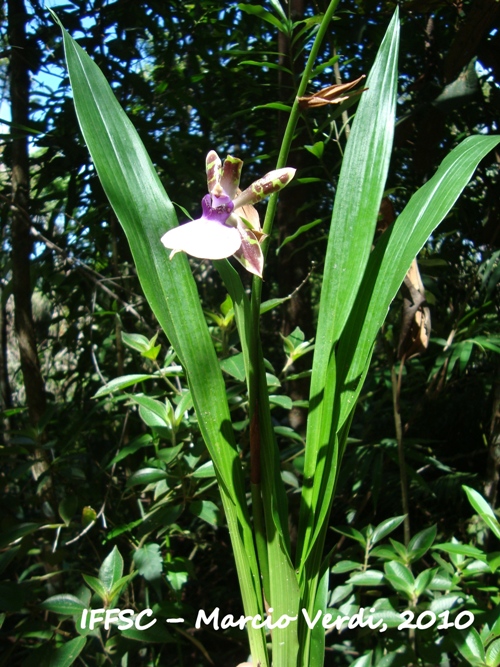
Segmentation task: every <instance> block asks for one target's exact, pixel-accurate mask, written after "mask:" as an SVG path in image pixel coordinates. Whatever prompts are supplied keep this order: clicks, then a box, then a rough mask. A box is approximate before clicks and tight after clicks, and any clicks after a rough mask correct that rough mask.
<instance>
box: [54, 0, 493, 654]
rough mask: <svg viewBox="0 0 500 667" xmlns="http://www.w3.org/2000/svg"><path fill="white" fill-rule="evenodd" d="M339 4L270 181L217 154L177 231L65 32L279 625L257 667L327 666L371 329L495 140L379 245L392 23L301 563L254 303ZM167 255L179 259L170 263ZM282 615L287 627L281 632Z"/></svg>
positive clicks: (251, 583)
mask: <svg viewBox="0 0 500 667" xmlns="http://www.w3.org/2000/svg"><path fill="white" fill-rule="evenodd" d="M337 5H338V0H332V2H331V3H330V5H329V7H328V9H327V11H326V12H325V14H324V16H322V17H321V22H320V23H319V26H318V29H317V31H316V36H315V40H314V43H313V45H312V47H311V51H310V53H309V57H308V60H307V65H306V67H305V69H304V73H303V75H302V79H301V82H300V85H299V87H298V90H297V96H296V99H295V101H294V103H293V106H292V108H291V110H290V113H289V119H288V124H287V128H286V131H285V134H284V137H283V141H282V146H281V151H280V154H279V157H278V161H277V165H276V169H275V170H273V171H270V172H269V173H268V174H266V175H265V176H264V177H263V178H261V179H259V180H257V181H256V182H255V183H253V184H252V185H250V187H248V188H247V189H245V190H244V191H243V192H240V190H239V182H240V174H241V167H242V162H241V160H240V159H238V158H235V157H232V156H228V157H227V158H226V160H225V161H224V163H223V164H222V163H221V160H220V159H219V157H218V156H217V154H216V153H215V152H214V151H211V152H210V153H209V154H208V156H207V160H206V171H207V186H208V194H206V195H205V196H204V197H203V199H202V211H203V213H202V216H201V218H199V219H197V220H193V221H191V222H187V223H185V224H183V225H181V226H178V225H177V220H176V216H175V212H174V208H173V206H172V203H171V201H170V199H169V198H168V196H167V194H166V193H165V190H164V189H163V186H162V184H161V183H160V181H159V179H158V176H157V174H156V172H155V170H154V167H153V165H152V163H151V160H150V159H149V156H148V155H147V153H146V150H145V148H144V146H143V144H142V142H141V141H140V139H139V136H138V135H137V132H136V131H135V129H134V127H133V126H132V124H131V122H130V121H129V120H128V118H127V116H126V114H125V113H124V112H123V110H122V109H121V108H120V107H119V104H118V102H117V100H116V98H115V97H114V95H113V92H112V90H111V88H110V87H109V85H108V83H107V82H106V80H105V78H104V76H103V75H102V73H101V72H100V71H99V69H98V67H97V66H96V65H95V63H93V62H92V61H91V59H90V58H89V57H88V56H87V55H86V54H85V53H84V51H83V50H82V49H81V48H80V47H79V46H78V45H77V44H76V42H75V41H74V40H73V39H72V38H71V37H70V36H69V35H68V34H67V33H66V32H65V31H63V35H64V45H65V50H66V59H67V64H68V70H69V74H70V80H71V85H72V88H73V94H74V102H75V107H76V111H77V116H78V120H79V123H80V127H81V130H82V133H83V136H84V138H85V140H86V143H87V145H88V148H89V150H90V153H91V155H92V158H93V161H94V164H95V166H96V169H97V172H98V174H99V177H100V179H101V182H102V184H103V187H104V189H105V191H106V193H107V195H108V197H109V200H110V203H111V205H112V206H113V208H114V211H115V213H116V215H117V218H118V220H119V221H120V223H121V225H122V227H123V229H124V232H125V234H126V236H127V238H128V241H129V243H130V246H131V250H132V253H133V256H134V260H135V263H136V267H137V272H138V275H139V277H140V280H141V284H142V287H143V290H144V294H145V296H146V298H147V300H148V301H149V304H150V306H151V308H152V310H153V311H154V313H155V315H156V317H157V319H158V322H159V323H160V326H161V327H162V328H163V330H164V332H165V334H166V336H167V337H168V339H169V341H170V343H171V345H172V346H173V347H174V349H175V351H176V353H177V356H178V358H179V360H180V362H181V364H182V367H183V369H184V372H185V375H186V378H187V381H188V383H189V388H190V391H191V396H192V399H193V405H194V409H195V411H196V414H197V417H198V421H199V425H200V429H201V432H202V435H203V438H204V440H205V443H206V446H207V448H208V451H209V454H210V456H211V458H212V461H213V465H214V470H215V474H216V477H217V481H218V484H219V489H220V493H221V501H222V504H223V506H224V510H225V516H226V520H227V524H228V527H229V531H230V535H231V540H232V546H233V553H234V558H235V562H236V568H237V572H238V577H239V582H240V588H241V594H242V598H243V605H244V609H245V614H246V615H248V616H250V617H252V618H254V617H255V618H256V617H260V618H261V619H269V623H268V624H267V625H272V626H273V630H272V632H270V633H269V628H268V627H267V628H266V627H264V626H265V624H264V623H261V624H259V623H255V624H247V631H248V639H249V644H250V652H251V656H252V664H253V665H255V666H257V665H260V666H261V667H269V666H270V665H271V664H272V665H274V667H309V666H310V665H315V666H318V667H319V666H320V665H322V664H323V659H324V647H325V629H324V628H323V626H322V625H321V624H318V623H314V622H313V621H312V620H311V619H314V618H316V617H317V613H318V612H321V611H324V610H325V609H326V607H327V602H328V574H329V560H328V557H327V556H326V557H325V554H324V553H323V548H324V542H325V535H326V531H327V529H328V521H329V515H330V510H331V506H332V502H333V497H334V492H335V486H336V482H337V480H338V478H339V474H340V470H341V468H340V465H341V461H342V455H343V452H344V450H345V447H346V442H347V437H348V433H349V426H350V423H351V420H352V417H353V414H354V409H355V406H356V400H357V397H358V396H359V393H360V391H361V388H362V386H363V381H364V378H365V376H366V373H367V369H368V366H369V363H370V359H371V354H372V350H373V346H374V341H375V338H376V335H377V332H378V330H379V329H380V327H381V325H382V324H383V321H384V318H385V316H386V314H387V310H388V307H389V305H390V303H391V301H392V299H393V298H394V296H395V295H396V293H397V291H398V289H399V287H400V285H401V283H402V281H403V279H404V277H405V274H406V272H407V271H408V268H409V267H410V265H411V263H412V261H413V259H414V258H415V256H416V255H417V253H418V252H419V250H420V249H421V247H422V246H423V244H424V243H425V241H426V240H427V238H428V237H429V235H430V234H431V233H432V231H433V230H434V229H435V228H436V226H437V225H438V224H439V223H440V222H441V221H442V220H443V218H444V217H445V216H446V215H447V213H448V211H449V210H450V209H451V207H452V206H453V204H454V202H455V201H456V199H457V198H458V196H459V195H460V193H461V191H462V190H463V188H464V187H465V186H466V185H467V183H468V181H469V179H470V178H471V176H472V174H473V172H474V170H475V168H476V166H477V164H478V163H479V161H480V160H481V159H482V158H483V157H484V156H485V155H486V154H487V153H488V152H489V151H491V150H492V149H493V148H494V147H495V146H496V145H497V143H498V142H499V138H498V137H494V136H485V135H476V136H473V137H469V138H468V139H466V140H465V141H464V142H463V143H461V144H460V145H458V146H457V147H456V148H455V149H454V150H453V151H452V152H451V153H450V154H449V155H448V156H447V157H446V159H445V160H444V161H443V163H442V164H441V166H440V167H439V169H438V171H437V172H436V174H435V175H434V177H433V178H431V179H430V180H429V181H427V183H426V184H425V185H424V186H423V187H422V188H420V189H419V190H418V192H417V193H416V194H415V195H414V196H413V197H412V198H411V200H410V201H409V203H408V204H407V206H406V208H405V209H404V210H403V212H402V213H401V214H400V216H399V217H398V219H397V220H396V222H395V223H394V224H393V225H392V227H391V228H390V229H389V230H388V231H386V232H385V233H384V234H383V235H382V236H381V238H380V239H379V240H378V241H377V243H376V244H375V246H374V247H373V238H374V233H375V229H376V224H377V218H378V212H379V208H380V202H381V200H382V197H383V194H384V187H385V182H386V177H387V172H388V168H389V161H390V156H391V150H392V140H393V132H394V119H395V111H396V94H397V57H398V43H399V20H398V14H397V11H396V13H395V15H394V17H393V19H392V21H391V22H390V25H389V26H388V29H387V32H386V35H385V38H384V40H383V42H382V44H381V46H380V49H379V52H378V55H377V58H376V60H375V63H374V65H373V67H372V69H371V72H370V75H369V77H368V79H367V80H366V85H364V88H365V89H364V92H362V94H361V95H360V96H359V100H360V101H359V105H358V108H357V112H356V117H355V120H354V123H353V125H352V129H351V132H350V136H349V140H348V142H347V146H346V151H345V154H344V158H343V163H342V169H341V173H340V177H339V180H338V183H337V187H336V196H335V201H334V204H333V212H332V222H331V227H330V234H329V241H328V248H327V253H326V256H325V261H324V273H323V281H322V292H321V299H320V304H319V319H318V329H317V336H316V345H315V350H314V360H313V370H312V377H311V393H310V400H309V416H308V424H307V435H306V449H305V463H304V476H303V480H302V491H301V498H302V500H301V508H300V516H299V528H298V538H297V545H296V548H295V553H292V547H291V541H290V535H289V530H288V505H287V496H286V492H285V488H284V485H283V481H282V478H281V470H280V457H279V449H278V446H277V443H276V438H275V433H274V430H273V424H272V421H271V416H270V408H269V396H268V391H267V385H266V377H265V365H264V357H263V351H262V346H261V342H260V336H259V317H260V305H261V303H260V299H261V290H262V276H263V274H264V271H265V256H266V250H267V247H268V244H269V235H270V232H271V230H272V224H273V219H274V215H275V212H276V206H277V197H278V192H279V190H280V189H281V188H282V187H284V186H285V185H287V184H288V183H289V182H290V180H291V179H292V178H293V175H294V170H293V169H292V168H287V167H286V164H287V163H288V160H289V152H290V147H291V144H292V139H293V137H294V134H295V128H296V124H297V121H298V119H299V116H300V114H301V113H302V109H303V108H304V100H307V99H308V97H307V96H306V90H307V87H308V86H309V85H310V82H311V78H312V74H313V71H314V66H315V60H316V57H317V54H318V52H319V47H320V44H321V42H322V40H323V38H324V37H325V35H326V33H327V31H328V30H329V29H330V24H331V21H332V18H333V16H334V13H335V11H336V8H337ZM56 20H57V19H56ZM320 97H321V95H320ZM325 99H326V102H325V103H331V102H333V101H334V100H333V97H332V95H331V94H330V92H329V93H328V96H327V98H325ZM267 195H270V200H269V203H268V206H267V210H266V215H265V218H264V222H263V224H262V226H261V224H260V221H259V216H258V214H257V211H256V209H255V208H254V204H256V203H258V202H260V201H261V200H262V199H263V198H264V197H266V196H267ZM160 239H161V242H160ZM165 247H166V248H168V249H170V250H171V251H172V252H171V253H170V258H169V253H168V252H167V251H166V250H165ZM184 253H188V254H190V255H192V256H194V257H201V258H205V259H212V260H213V261H214V265H215V267H216V268H217V270H218V272H219V274H220V276H221V279H222V280H223V281H224V284H225V287H226V289H227V291H228V292H229V294H230V296H231V299H232V303H233V307H234V313H235V317H236V322H237V327H238V333H239V339H240V345H241V351H242V353H243V358H244V362H245V375H246V382H247V387H248V404H249V411H250V415H249V416H250V450H251V461H250V467H249V469H250V475H249V480H246V479H245V475H244V470H243V468H242V464H241V459H240V454H239V452H238V450H237V447H236V441H235V435H234V432H233V429H232V427H231V414H230V411H229V406H228V399H227V395H226V389H225V384H224V379H223V376H222V373H221V368H220V365H219V362H218V360H217V357H216V354H215V351H214V346H213V343H212V340H211V338H210V335H209V332H208V329H207V325H206V321H205V318H204V315H203V312H202V309H201V306H200V302H199V297H198V292H197V287H196V283H195V281H194V278H193V276H192V272H191V267H190V264H189V262H188V261H187V258H186V256H185V254H184ZM231 257H234V258H235V259H236V260H237V261H238V262H240V263H241V264H242V265H243V266H244V267H245V268H246V269H247V270H248V271H250V272H251V273H252V274H253V283H252V289H251V295H250V297H249V296H248V294H247V292H246V291H245V289H244V288H243V283H242V280H241V278H240V275H239V274H238V273H237V271H236V270H235V268H234V267H233V266H232V264H231V263H230V261H228V259H227V258H231ZM248 490H249V492H250V496H251V505H249V502H248V497H247V491H248ZM380 613H382V612H380ZM283 618H285V620H286V619H291V621H290V622H289V623H285V622H283V623H280V622H279V620H280V619H283ZM268 639H269V641H270V644H271V647H270V649H269V648H268Z"/></svg>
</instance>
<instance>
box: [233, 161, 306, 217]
mask: <svg viewBox="0 0 500 667" xmlns="http://www.w3.org/2000/svg"><path fill="white" fill-rule="evenodd" d="M295 171H296V170H295V169H293V168H292V167H285V168H284V169H275V170H274V171H270V172H269V173H268V174H266V175H265V176H263V177H262V178H259V179H258V180H257V181H255V182H254V183H252V185H250V186H249V187H248V188H247V189H246V190H244V191H243V192H242V193H241V194H239V195H238V196H237V197H236V199H234V200H233V204H234V208H238V207H239V206H246V205H247V204H257V203H258V202H260V201H262V200H263V199H265V197H267V196H268V195H271V194H272V193H273V192H278V190H281V189H282V188H284V187H285V185H288V183H290V181H291V180H292V178H293V177H294V175H295Z"/></svg>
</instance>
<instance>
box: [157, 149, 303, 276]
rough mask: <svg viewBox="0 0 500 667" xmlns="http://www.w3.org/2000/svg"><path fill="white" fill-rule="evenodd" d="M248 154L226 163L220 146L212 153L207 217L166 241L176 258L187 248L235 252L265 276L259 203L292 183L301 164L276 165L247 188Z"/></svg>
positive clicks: (209, 255)
mask: <svg viewBox="0 0 500 667" xmlns="http://www.w3.org/2000/svg"><path fill="white" fill-rule="evenodd" d="M242 166H243V162H242V160H239V159H238V158H235V157H232V156H231V155H228V156H227V158H226V159H225V160H224V164H222V162H221V160H220V158H219V156H218V155H217V153H216V152H215V151H210V153H209V154H208V155H207V159H206V172H207V188H208V193H209V194H207V195H205V196H204V197H203V199H202V201H201V207H202V211H203V214H202V216H201V218H198V219H197V220H192V221H191V222H186V223H185V224H183V225H180V226H179V227H174V229H171V230H169V231H168V232H167V233H166V234H164V235H163V236H162V237H161V242H162V243H163V245H164V246H165V247H166V248H170V249H171V250H172V252H171V253H170V259H172V257H173V256H174V255H175V254H176V253H178V252H181V251H184V252H187V253H188V254H189V255H192V256H193V257H199V258H200V259H223V258H225V257H231V255H233V256H234V257H235V258H236V259H237V260H238V261H239V262H240V263H241V264H242V265H243V266H244V267H245V269H247V271H250V273H254V274H255V275H257V276H260V277H262V271H263V268H264V255H263V253H262V248H261V243H262V241H263V240H264V238H265V237H266V235H265V234H264V233H263V232H262V229H261V226H260V220H259V214H258V212H257V210H256V209H255V207H254V206H253V204H257V203H258V202H260V201H261V200H262V199H264V198H265V197H267V196H268V195H270V194H272V193H273V192H278V190H281V189H282V188H284V187H285V185H287V184H288V183H289V182H290V181H291V180H292V178H293V177H294V174H295V169H292V168H285V169H276V170H274V171H270V172H269V173H268V174H266V175H265V176H263V177H262V178H260V179H258V180H257V181H255V182H254V183H252V185H250V186H249V187H248V188H247V189H246V190H244V191H243V192H241V191H240V189H239V184H240V176H241V168H242Z"/></svg>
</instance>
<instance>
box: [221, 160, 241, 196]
mask: <svg viewBox="0 0 500 667" xmlns="http://www.w3.org/2000/svg"><path fill="white" fill-rule="evenodd" d="M242 167H243V160H240V159H239V158H237V157H233V156H232V155H228V156H227V158H226V159H225V160H224V166H223V167H222V176H221V179H220V184H221V185H222V189H223V190H224V192H225V193H226V194H227V196H228V197H230V199H234V198H235V197H236V193H237V191H238V186H239V184H240V176H241V168H242Z"/></svg>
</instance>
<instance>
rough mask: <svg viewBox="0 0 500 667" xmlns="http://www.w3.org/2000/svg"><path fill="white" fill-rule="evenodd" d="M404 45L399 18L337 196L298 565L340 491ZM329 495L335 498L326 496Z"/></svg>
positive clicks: (380, 58)
mask: <svg viewBox="0 0 500 667" xmlns="http://www.w3.org/2000/svg"><path fill="white" fill-rule="evenodd" d="M398 43H399V20H398V12H397V11H396V12H395V14H394V17H393V19H392V21H391V23H390V25H389V27H388V30H387V33H386V35H385V38H384V40H383V42H382V44H381V46H380V49H379V52H378V54H377V58H376V60H375V63H374V65H373V68H372V70H371V72H370V75H369V77H368V80H367V83H366V86H367V88H368V90H367V91H365V92H364V93H363V95H362V96H361V101H360V104H359V107H358V110H357V112H356V118H355V120H354V123H353V127H352V131H351V135H350V137H349V141H348V142H347V147H346V152H345V157H344V160H343V163H342V169H341V173H340V177H339V183H338V188H337V193H336V197H335V205H334V209H333V214H332V223H331V228H330V236H329V242H328V248H327V254H326V260H325V271H324V276H323V286H322V290H321V302H320V314H319V320H318V330H317V335H316V348H315V352H314V361H313V372H312V377H311V394H310V400H309V410H310V411H309V418H308V425H307V448H306V457H305V463H304V485H303V493H302V504H301V511H300V521H299V544H298V549H297V563H302V565H303V564H304V562H305V558H306V556H307V553H308V552H309V549H310V547H311V538H312V536H313V535H314V533H315V528H316V521H317V519H318V516H317V513H316V510H317V506H318V504H319V505H320V506H321V504H322V503H324V502H326V503H329V502H330V496H331V492H332V491H333V482H334V470H333V468H334V467H335V463H336V458H337V457H336V455H335V454H334V453H333V452H332V448H333V447H334V438H335V433H334V432H332V419H333V409H334V397H335V378H336V362H335V347H336V344H337V342H338V339H339V337H340V334H341V332H342V330H343V328H344V325H345V323H346V321H347V318H348V315H349V311H350V310H351V308H352V305H353V303H354V301H355V299H356V294H357V291H358V288H359V285H360V283H361V280H362V277H363V274H364V270H365V266H366V263H367V261H368V258H369V253H370V248H371V244H372V241H373V234H374V231H375V225H376V221H377V216H378V211H379V208H380V201H381V199H382V195H383V191H384V186H385V181H386V177H387V171H388V168H389V160H390V154H391V149H392V139H393V133H394V116H395V105H396V87H397V55H398ZM324 474H325V475H328V477H329V479H330V480H331V484H330V486H328V485H327V486H325V484H324V481H323V475H324ZM330 487H331V488H330ZM320 491H321V495H320ZM328 491H330V496H328V495H326V496H325V495H324V494H325V492H326V493H327V494H328ZM316 532H317V531H316Z"/></svg>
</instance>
